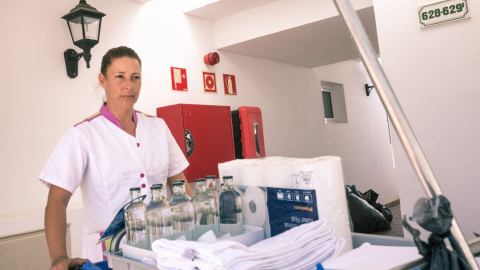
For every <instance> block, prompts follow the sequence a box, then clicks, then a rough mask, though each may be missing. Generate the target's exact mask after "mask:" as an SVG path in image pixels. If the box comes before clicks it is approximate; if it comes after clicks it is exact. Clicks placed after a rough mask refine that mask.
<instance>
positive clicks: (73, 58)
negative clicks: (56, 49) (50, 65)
mask: <svg viewBox="0 0 480 270" xmlns="http://www.w3.org/2000/svg"><path fill="white" fill-rule="evenodd" d="M83 54H84V53H83V52H82V53H77V52H76V51H75V50H74V49H67V50H66V51H65V52H64V53H63V57H64V58H65V65H66V66H67V75H68V77H70V78H72V79H73V78H75V77H77V75H78V60H80V58H82V56H83Z"/></svg>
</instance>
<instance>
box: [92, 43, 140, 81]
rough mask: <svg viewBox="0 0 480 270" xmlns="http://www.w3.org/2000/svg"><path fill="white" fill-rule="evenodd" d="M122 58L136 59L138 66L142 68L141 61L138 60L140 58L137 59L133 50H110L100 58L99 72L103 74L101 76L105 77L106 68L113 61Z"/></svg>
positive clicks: (117, 48)
mask: <svg viewBox="0 0 480 270" xmlns="http://www.w3.org/2000/svg"><path fill="white" fill-rule="evenodd" d="M122 57H130V58H133V59H136V60H137V61H138V63H139V64H140V66H142V60H140V57H138V54H137V53H136V52H135V51H134V50H132V49H130V48H129V47H126V46H120V47H116V48H112V49H110V50H109V51H108V52H107V53H106V54H105V55H104V56H103V58H102V66H101V67H100V72H101V73H102V74H103V76H105V77H106V76H107V69H108V67H110V65H111V64H112V62H113V60H115V59H118V58H122Z"/></svg>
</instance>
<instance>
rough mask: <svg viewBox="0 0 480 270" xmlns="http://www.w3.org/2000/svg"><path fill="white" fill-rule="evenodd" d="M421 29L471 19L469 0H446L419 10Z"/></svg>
mask: <svg viewBox="0 0 480 270" xmlns="http://www.w3.org/2000/svg"><path fill="white" fill-rule="evenodd" d="M418 17H419V19H420V28H424V27H428V26H433V25H437V24H442V23H447V22H452V21H456V20H461V19H466V18H470V14H469V13H468V5H467V0H446V1H441V2H437V3H433V4H429V5H425V6H421V7H419V8H418Z"/></svg>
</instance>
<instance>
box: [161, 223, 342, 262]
mask: <svg viewBox="0 0 480 270" xmlns="http://www.w3.org/2000/svg"><path fill="white" fill-rule="evenodd" d="M326 224H327V221H326V220H325V219H323V220H318V221H315V222H311V223H307V224H303V225H301V226H298V227H295V228H292V229H290V230H288V231H286V232H284V233H282V234H279V235H277V236H275V237H272V238H269V239H266V240H263V241H260V242H258V243H257V244H255V245H252V246H250V247H247V246H245V245H243V244H240V243H238V242H235V241H229V240H220V241H216V242H213V243H201V242H193V241H181V240H175V241H171V240H166V239H160V240H157V241H155V242H153V243H152V250H153V251H154V252H155V253H156V254H157V267H158V269H161V270H170V269H182V270H193V269H200V270H207V269H208V270H214V269H232V270H236V269H238V270H246V269H310V268H314V267H315V265H316V264H317V263H318V262H322V263H324V262H327V261H329V260H332V259H334V258H335V257H337V256H338V254H339V253H340V251H341V250H342V248H343V247H344V245H345V239H343V238H339V239H335V237H334V236H333V231H334V230H333V228H331V227H327V226H326Z"/></svg>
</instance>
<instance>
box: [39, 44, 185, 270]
mask: <svg viewBox="0 0 480 270" xmlns="http://www.w3.org/2000/svg"><path fill="white" fill-rule="evenodd" d="M141 71H142V68H141V60H140V58H139V57H138V55H137V54H136V53H135V52H134V51H133V50H132V49H130V48H127V47H118V48H113V49H111V50H109V51H108V52H107V53H106V54H105V56H104V57H103V59H102V65H101V72H100V74H99V75H98V80H99V82H100V85H101V86H102V87H103V88H104V89H105V92H106V97H107V102H106V103H104V104H103V105H102V106H101V108H100V111H99V112H98V113H96V114H94V115H92V116H90V117H88V118H87V119H85V120H84V121H82V122H80V123H78V124H76V125H75V126H74V127H71V128H70V129H69V130H68V131H67V132H66V134H65V135H64V136H63V137H62V139H61V140H60V142H59V143H58V145H57V147H56V148H55V150H54V152H53V154H52V156H51V157H50V159H49V160H48V162H47V164H46V165H45V167H44V169H43V171H42V173H41V174H40V177H39V178H40V180H41V181H42V182H43V183H44V184H45V185H46V186H47V187H49V188H50V190H49V194H48V202H47V206H46V208H45V232H46V238H47V244H48V249H49V253H50V257H51V260H52V268H51V269H74V268H75V267H76V266H79V265H81V264H83V263H85V262H86V261H87V259H81V258H75V259H70V258H68V256H67V252H66V244H65V237H66V209H67V205H68V202H69V200H70V197H71V196H72V194H73V192H74V191H75V190H76V188H77V187H79V186H80V187H81V189H82V199H83V204H84V235H83V241H82V242H83V249H82V257H83V258H88V259H89V260H91V261H93V262H95V261H100V260H102V247H101V245H96V243H97V241H98V239H99V238H100V233H101V232H103V231H104V230H105V229H106V228H107V227H108V225H109V223H110V222H111V221H112V219H113V218H114V216H115V214H116V213H117V212H118V210H119V209H120V207H122V206H123V205H124V204H125V203H127V202H128V201H130V193H129V189H130V188H131V187H141V190H142V194H148V192H147V191H148V189H149V187H150V186H151V185H152V184H156V183H163V184H165V179H167V182H168V184H169V185H170V186H171V183H172V182H173V181H175V180H177V179H185V175H184V174H183V170H184V169H185V168H186V167H187V166H188V162H187V160H186V158H185V156H184V155H183V153H182V151H181V150H180V148H179V146H178V145H177V143H176V142H175V140H174V138H173V137H172V135H171V133H170V131H169V129H168V127H167V126H166V124H165V122H164V121H163V120H162V119H160V118H156V117H152V116H148V115H145V114H143V113H141V112H138V111H136V110H134V109H133V105H134V104H135V103H136V102H137V99H138V96H139V94H140V88H141V85H142V76H141ZM186 189H187V193H188V194H189V195H193V192H192V191H191V189H190V187H189V185H186Z"/></svg>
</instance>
